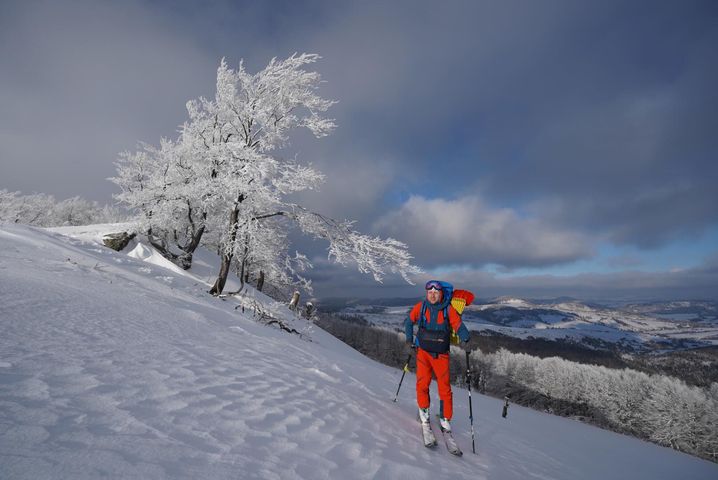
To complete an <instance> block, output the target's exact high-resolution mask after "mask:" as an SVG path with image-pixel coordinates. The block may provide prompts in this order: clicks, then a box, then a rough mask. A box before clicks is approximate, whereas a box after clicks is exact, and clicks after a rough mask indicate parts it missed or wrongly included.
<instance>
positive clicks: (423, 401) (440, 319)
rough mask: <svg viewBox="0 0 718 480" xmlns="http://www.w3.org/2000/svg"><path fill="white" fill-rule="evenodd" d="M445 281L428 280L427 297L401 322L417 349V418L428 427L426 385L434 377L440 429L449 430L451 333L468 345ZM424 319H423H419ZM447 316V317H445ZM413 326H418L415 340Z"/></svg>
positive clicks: (466, 334) (464, 330) (407, 338)
mask: <svg viewBox="0 0 718 480" xmlns="http://www.w3.org/2000/svg"><path fill="white" fill-rule="evenodd" d="M447 286H448V287H449V288H451V287H450V286H449V284H446V283H444V282H440V281H438V280H430V281H429V282H427V283H426V286H425V288H426V298H425V299H424V300H423V301H421V302H419V303H417V304H416V305H414V307H413V308H412V309H411V311H410V312H409V316H408V317H407V318H406V320H405V321H404V329H405V334H406V341H407V343H408V344H409V345H411V346H412V348H416V403H417V404H418V406H419V419H420V420H421V423H422V424H426V425H427V426H428V424H429V421H430V417H429V404H430V398H429V385H430V384H431V377H432V374H433V376H435V377H436V382H437V385H438V389H439V400H440V404H439V418H440V423H441V428H442V429H443V430H444V431H448V432H450V431H451V423H450V421H451V417H452V414H453V399H452V393H451V384H450V382H449V380H450V378H451V376H450V373H449V347H450V334H451V330H453V331H454V332H456V334H457V335H458V337H459V339H460V340H461V342H462V343H463V344H464V346H465V347H466V346H468V342H469V338H470V334H469V330H468V329H467V328H466V326H465V325H464V324H463V322H462V321H461V317H460V316H459V313H458V312H457V311H456V309H455V308H454V307H453V306H452V305H451V293H450V292H451V290H448V288H447ZM422 317H423V318H422ZM447 317H448V318H447ZM414 325H417V326H418V331H417V335H416V339H415V338H414Z"/></svg>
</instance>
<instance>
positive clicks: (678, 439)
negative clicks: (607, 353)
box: [472, 349, 718, 461]
mask: <svg viewBox="0 0 718 480" xmlns="http://www.w3.org/2000/svg"><path fill="white" fill-rule="evenodd" d="M472 360H476V361H477V362H479V363H483V364H488V365H489V366H490V370H491V372H492V373H493V374H497V375H502V376H505V377H508V378H509V379H511V380H512V381H514V382H516V383H518V384H520V385H523V386H525V387H527V388H530V389H532V390H535V391H538V392H539V393H541V394H543V395H546V396H547V397H549V398H553V399H559V400H565V401H568V402H572V403H575V404H587V405H589V406H591V407H594V408H596V409H598V410H599V411H600V412H602V413H603V414H604V415H605V416H606V418H607V419H608V420H609V421H610V422H611V423H612V426H613V427H614V428H616V429H618V430H620V431H624V432H625V433H629V434H632V435H635V436H638V437H641V438H646V439H649V440H651V441H653V442H655V443H658V444H660V445H665V446H669V447H671V448H674V449H676V450H680V451H683V452H686V453H691V454H693V455H697V456H701V457H703V458H708V459H712V460H713V461H716V455H717V454H718V383H713V384H712V385H711V387H710V388H707V389H704V388H700V387H693V386H688V385H686V384H685V382H683V381H681V380H679V379H676V378H672V377H668V376H665V375H658V374H654V375H648V374H646V373H643V372H638V371H635V370H630V369H623V370H616V369H610V368H606V367H602V366H596V365H584V364H580V363H576V362H571V361H568V360H564V359H562V358H559V357H551V358H543V359H542V358H538V357H534V356H531V355H526V354H522V353H511V352H509V351H508V350H505V349H500V350H499V351H498V352H496V353H492V354H482V353H481V352H480V351H476V352H474V353H473V354H472Z"/></svg>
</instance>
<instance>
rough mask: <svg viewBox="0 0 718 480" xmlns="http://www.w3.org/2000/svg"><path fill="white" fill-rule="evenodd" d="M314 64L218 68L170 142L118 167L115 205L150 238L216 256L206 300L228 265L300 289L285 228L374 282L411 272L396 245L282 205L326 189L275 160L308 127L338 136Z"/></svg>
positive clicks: (309, 59) (220, 285)
mask: <svg viewBox="0 0 718 480" xmlns="http://www.w3.org/2000/svg"><path fill="white" fill-rule="evenodd" d="M318 58H319V57H318V56H317V55H313V54H302V55H296V54H295V55H292V56H290V57H289V58H287V59H285V60H277V59H272V61H270V62H269V64H268V65H267V66H266V67H265V68H264V69H263V70H261V71H260V72H258V73H256V74H251V73H249V72H247V71H246V70H245V68H244V66H243V64H242V63H240V64H239V68H238V69H237V70H232V69H231V68H229V67H228V66H227V64H226V62H225V61H224V60H222V61H221V63H220V66H219V68H218V69H217V90H216V94H215V97H214V99H206V98H199V99H197V100H192V101H190V102H188V103H187V110H188V114H189V119H188V121H187V122H185V124H184V125H183V126H182V128H181V131H180V135H179V138H178V139H177V140H176V141H169V140H163V141H162V143H161V145H160V147H159V148H153V147H149V146H145V147H143V149H142V150H141V151H140V152H137V153H134V154H132V153H126V154H123V156H122V157H121V159H120V162H119V164H118V176H117V177H116V178H114V179H112V180H113V181H114V182H115V183H117V184H118V185H119V186H120V187H121V189H122V193H120V194H119V195H118V196H117V198H118V199H119V200H121V201H122V202H124V203H126V204H127V205H129V206H130V207H132V208H134V209H136V210H137V211H139V212H141V214H142V217H143V218H142V222H144V226H145V228H146V229H147V230H148V231H151V232H163V235H164V237H165V238H166V237H167V236H168V235H170V234H171V235H172V236H173V237H175V238H180V239H182V238H184V239H188V238H191V239H196V241H195V242H194V243H192V244H193V245H196V244H198V243H199V242H200V241H201V242H202V243H203V244H205V245H207V246H210V247H214V248H216V249H217V251H218V252H219V254H220V258H221V260H220V262H221V263H220V268H219V274H218V276H217V279H216V281H215V282H214V285H213V286H212V288H211V290H210V292H211V293H212V294H215V295H218V294H220V293H221V292H222V291H223V289H224V285H225V282H226V279H227V276H228V274H229V272H230V270H231V267H232V265H233V264H234V265H235V266H236V267H237V270H238V271H239V272H240V275H241V276H242V278H244V277H245V276H246V275H247V272H248V269H249V268H255V269H256V268H258V269H259V271H261V272H262V274H267V275H269V276H270V277H271V278H272V279H273V280H274V281H279V282H280V283H281V282H284V281H286V280H287V279H288V278H290V277H291V278H292V279H294V281H300V282H301V281H302V280H303V279H302V277H301V271H302V270H303V269H305V268H307V267H309V264H308V262H307V261H306V259H305V258H304V257H303V256H302V255H301V254H294V255H290V254H289V245H288V241H287V231H288V229H289V228H290V225H292V226H294V227H298V228H299V229H300V230H301V231H302V232H303V233H305V234H308V235H311V236H313V237H316V238H323V239H325V240H327V241H328V242H329V257H330V258H331V259H333V260H334V261H336V262H338V263H341V264H345V265H346V264H350V263H354V264H356V265H357V267H358V268H359V270H360V271H362V272H365V273H370V274H372V275H373V277H374V278H375V279H376V280H378V281H381V279H382V277H383V276H384V275H385V274H386V273H388V272H393V273H398V274H400V275H402V276H403V277H404V278H405V279H406V280H407V281H408V278H409V275H410V274H413V273H417V272H418V269H417V268H416V267H414V266H413V265H411V262H410V260H411V256H410V255H409V253H408V251H407V248H406V245H404V244H403V243H401V242H398V241H396V240H393V239H381V238H378V237H370V236H367V235H363V234H361V233H359V232H357V231H356V230H354V228H353V223H352V222H347V221H337V220H334V219H331V218H328V217H326V216H324V215H321V214H320V213H317V212H312V211H309V210H307V209H306V208H304V207H302V206H301V205H296V204H293V203H291V202H289V201H288V200H287V197H288V195H289V194H292V193H295V192H299V191H304V190H311V189H315V188H317V187H318V185H319V184H320V183H321V182H322V181H323V180H324V176H323V175H322V174H321V173H320V172H318V171H316V170H315V169H313V168H312V167H311V166H310V165H300V164H298V163H296V162H295V161H291V160H286V159H285V158H284V157H283V156H281V155H279V154H278V153H277V152H279V151H280V150H281V149H283V148H286V147H287V146H288V144H289V135H290V133H291V132H292V131H294V130H297V129H302V128H306V129H308V130H309V131H310V132H311V133H312V134H313V135H314V136H315V137H317V138H321V137H323V136H326V135H328V134H329V133H330V132H331V131H332V130H333V129H334V127H335V125H334V122H333V121H332V120H331V119H329V118H326V117H325V116H324V113H325V112H326V111H327V110H328V109H329V107H330V106H331V105H332V104H333V103H334V102H333V101H331V100H326V99H323V98H322V97H321V96H319V95H318V93H317V91H318V88H319V86H320V83H321V78H320V76H319V74H318V73H316V72H312V71H308V70H306V67H307V66H308V65H310V64H312V63H314V62H316V61H317V59H318ZM198 234H199V235H198ZM185 244H186V245H187V244H188V243H187V242H186V241H185ZM184 250H185V251H186V249H184ZM304 285H305V286H308V284H306V283H305V284H304Z"/></svg>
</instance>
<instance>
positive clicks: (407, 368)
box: [394, 352, 411, 402]
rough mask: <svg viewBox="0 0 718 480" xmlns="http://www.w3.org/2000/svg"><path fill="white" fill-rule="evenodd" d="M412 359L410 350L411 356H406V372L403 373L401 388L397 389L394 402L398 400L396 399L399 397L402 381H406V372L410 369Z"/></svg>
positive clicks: (400, 381)
mask: <svg viewBox="0 0 718 480" xmlns="http://www.w3.org/2000/svg"><path fill="white" fill-rule="evenodd" d="M410 360H411V352H409V356H408V357H406V364H405V365H404V373H402V374H401V380H399V388H397V389H396V395H395V396H394V402H396V399H397V398H399V390H401V383H402V382H403V381H404V375H406V372H408V371H409V361H410Z"/></svg>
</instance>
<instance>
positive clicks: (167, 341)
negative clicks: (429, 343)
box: [0, 225, 718, 480]
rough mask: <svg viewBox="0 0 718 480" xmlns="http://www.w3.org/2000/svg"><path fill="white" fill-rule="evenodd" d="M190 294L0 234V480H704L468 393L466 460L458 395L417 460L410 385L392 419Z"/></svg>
mask: <svg viewBox="0 0 718 480" xmlns="http://www.w3.org/2000/svg"><path fill="white" fill-rule="evenodd" d="M207 288H208V287H207V286H206V285H204V284H203V283H202V282H200V281H198V280H197V279H196V278H192V277H190V276H188V275H187V274H177V272H176V271H168V270H165V269H163V268H160V267H158V266H157V265H154V264H148V263H146V262H143V261H142V260H141V259H136V258H131V257H129V256H127V255H126V254H123V253H116V252H112V251H110V250H109V249H104V248H98V247H97V244H96V243H92V242H86V241H82V240H79V239H72V238H68V237H62V236H60V235H58V234H57V233H49V232H47V231H44V230H42V229H34V228H29V227H20V226H10V225H5V226H0V478H1V479H42V478H72V479H83V478H145V479H153V478H193V479H199V478H207V479H222V478H247V479H255V478H256V479H294V478H301V479H334V478H344V479H351V478H380V479H383V478H386V479H403V478H405V479H412V480H419V479H440V478H449V477H451V478H474V479H481V478H496V479H509V480H510V479H564V478H565V479H577V478H586V479H606V478H613V479H618V478H630V479H640V478H646V479H649V478H650V479H652V480H655V479H661V478H666V479H667V478H677V476H680V477H683V478H695V479H700V478H706V479H707V478H718V477H717V475H716V474H718V468H717V467H716V465H714V464H710V463H708V462H705V461H702V460H699V459H695V458H693V457H689V456H687V455H683V454H680V453H677V452H673V451H671V450H668V449H665V448H661V447H657V446H655V445H651V444H647V443H643V442H639V441H637V440H635V439H631V438H628V437H624V436H620V435H616V434H613V433H610V432H605V431H602V430H598V429H595V428H592V427H588V426H586V425H582V424H580V423H577V422H573V421H570V420H567V419H562V418H557V417H552V416H548V415H544V414H540V413H537V412H533V411H531V410H528V409H523V408H520V407H517V406H512V410H511V412H510V415H509V419H507V420H504V419H501V418H500V417H499V412H500V410H501V402H500V401H499V400H495V399H491V398H487V397H483V396H481V395H478V394H476V393H474V394H473V398H474V415H475V429H476V432H477V442H476V443H477V450H478V453H479V454H478V455H473V454H471V440H470V433H469V432H470V430H469V422H468V405H466V401H467V395H466V391H465V390H461V389H458V388H455V391H454V403H455V410H456V413H455V420H454V422H453V424H454V432H455V436H456V438H457V442H458V443H459V445H460V446H461V448H462V449H463V450H464V452H465V453H464V456H463V457H462V458H460V459H459V458H455V457H453V456H452V455H450V454H449V453H448V452H446V450H445V448H444V446H443V445H441V444H440V445H439V447H438V448H437V449H436V450H429V449H426V448H425V447H423V445H422V443H421V436H420V430H419V425H418V422H417V420H416V407H415V403H414V381H415V380H414V377H413V375H412V374H408V375H407V376H406V378H405V380H404V384H403V386H402V391H401V395H400V397H399V402H398V403H397V404H395V403H392V402H391V399H392V398H393V396H394V392H395V390H396V386H397V384H398V379H399V377H400V371H399V370H395V369H390V368H388V367H384V366H382V365H379V364H377V363H375V362H373V361H371V360H368V359H366V358H365V357H363V356H362V355H360V354H359V353H357V352H355V351H353V350H351V349H350V348H349V347H346V346H344V345H343V344H342V343H341V342H339V341H338V340H336V339H334V338H333V337H331V336H329V335H328V334H326V333H324V332H323V331H321V330H320V329H318V328H316V327H314V328H313V329H312V328H311V326H310V325H308V324H306V323H305V322H303V321H301V320H297V319H295V318H294V317H293V316H292V314H291V313H290V312H289V311H284V313H283V314H284V315H285V320H286V321H287V322H293V324H294V326H295V328H297V329H299V330H304V331H305V332H308V334H307V335H304V336H303V337H302V338H300V337H299V336H297V335H290V334H287V333H284V332H281V331H279V330H277V329H274V328H270V327H265V326H262V325H259V324H258V323H256V322H255V321H254V320H252V318H251V314H250V313H249V311H247V313H245V314H242V313H241V311H238V310H235V308H234V307H235V306H236V305H237V303H236V302H237V300H235V299H227V300H225V301H221V300H219V299H215V298H211V297H209V296H208V295H207V294H206V293H205V291H206V290H207ZM255 295H256V298H257V299H263V300H264V301H265V303H266V304H267V305H269V304H271V301H270V300H269V299H266V298H264V297H263V296H262V295H261V294H259V293H255ZM274 311H275V313H276V312H281V311H280V310H277V309H276V308H275V310H274ZM432 398H434V399H438V396H437V393H436V391H435V387H434V390H433V392H432ZM437 403H438V402H437ZM639 465H640V468H639V467H638V466H639Z"/></svg>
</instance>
